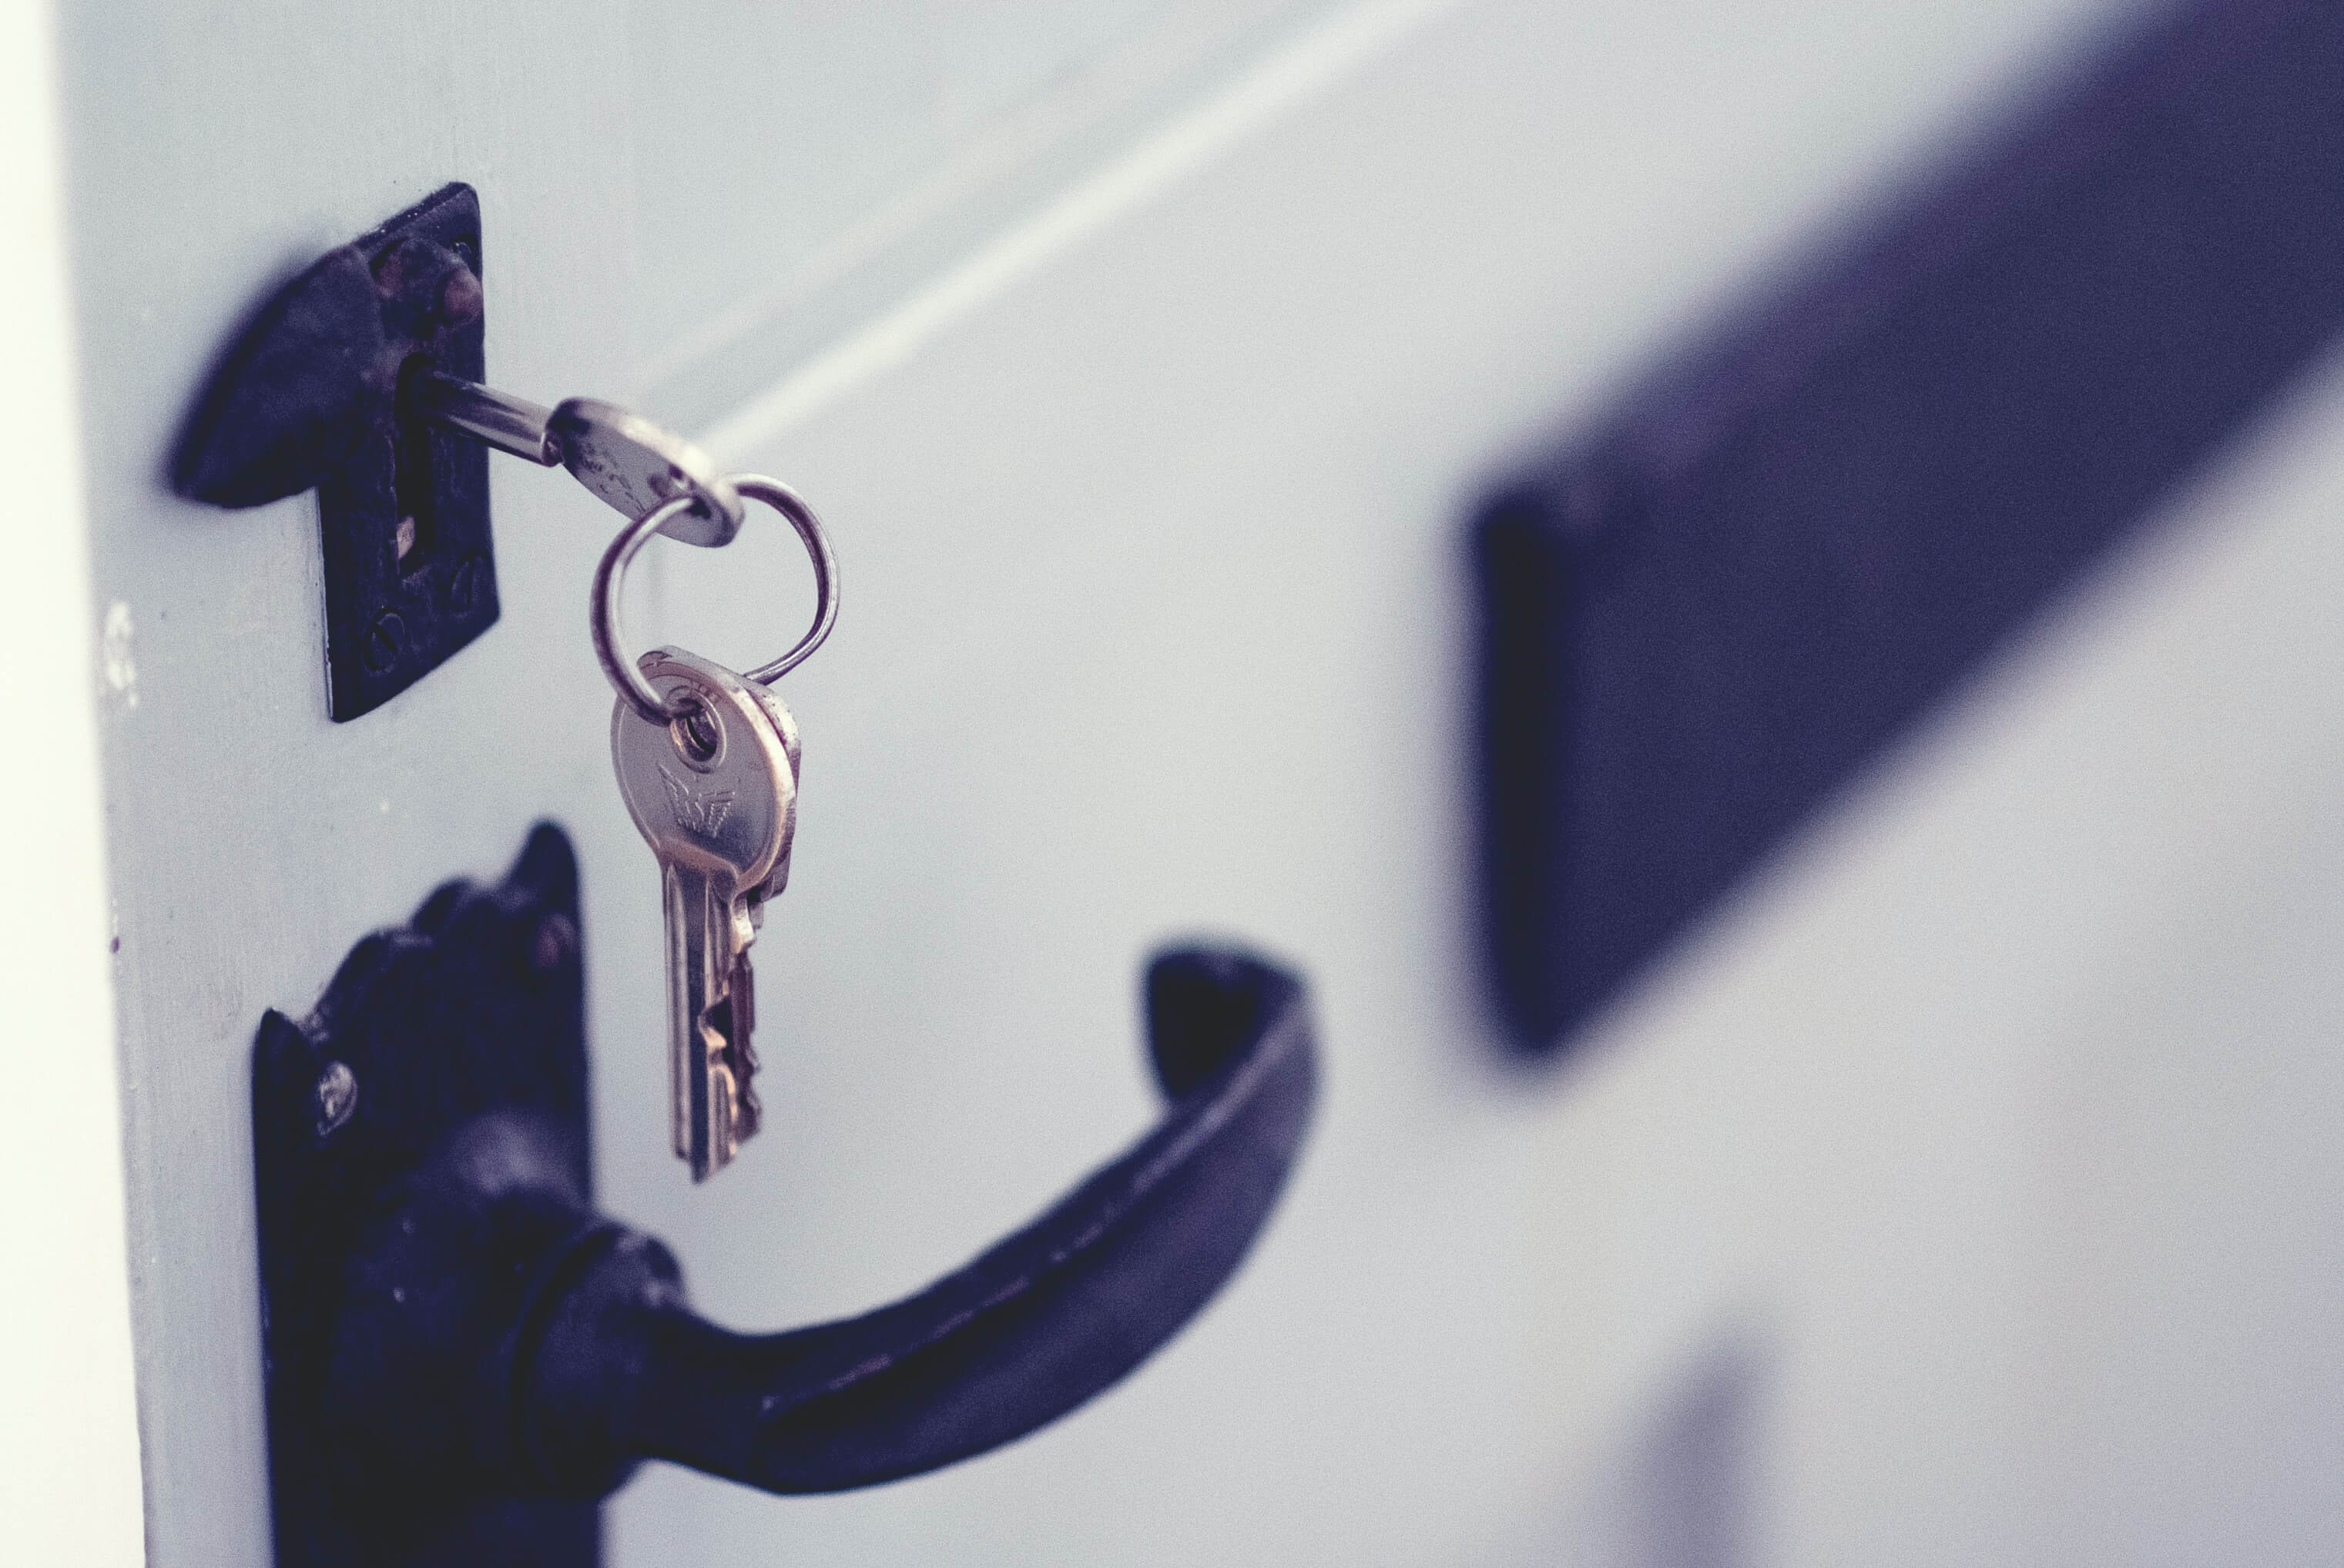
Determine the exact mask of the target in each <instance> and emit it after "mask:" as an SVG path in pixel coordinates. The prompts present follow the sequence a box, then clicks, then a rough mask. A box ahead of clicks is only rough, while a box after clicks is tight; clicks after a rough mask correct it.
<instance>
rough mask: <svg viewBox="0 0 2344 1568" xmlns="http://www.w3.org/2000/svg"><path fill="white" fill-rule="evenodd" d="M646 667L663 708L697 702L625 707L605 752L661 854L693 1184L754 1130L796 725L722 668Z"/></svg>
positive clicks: (792, 800) (671, 1039)
mask: <svg viewBox="0 0 2344 1568" xmlns="http://www.w3.org/2000/svg"><path fill="white" fill-rule="evenodd" d="M640 664H641V668H642V672H643V675H644V677H645V678H646V679H648V680H649V681H650V682H651V685H652V689H654V690H656V691H657V692H659V694H660V695H661V697H662V699H666V700H667V701H668V702H669V704H670V706H671V707H674V706H677V705H678V704H680V703H682V704H690V705H692V711H690V712H689V713H688V714H686V715H685V716H684V717H682V718H679V719H674V720H672V721H670V722H667V723H654V722H652V721H651V720H649V719H644V718H643V717H642V716H641V715H640V714H638V713H637V712H636V711H635V709H633V708H632V707H631V705H630V704H628V703H626V702H624V701H621V703H620V704H619V705H618V710H617V712H616V713H615V714H614V715H613V716H612V718H611V758H612V760H613V761H614V763H615V764H616V766H617V769H618V774H619V790H620V793H621V795H623V796H624V797H625V799H626V802H627V810H628V812H629V814H630V815H631V816H632V817H633V818H634V819H635V826H636V827H637V828H638V829H642V835H643V839H644V841H645V842H647V843H648V844H650V845H651V847H652V853H653V854H655V855H657V856H658V857H659V861H660V868H661V883H662V893H663V895H664V898H663V902H664V905H665V908H666V911H667V955H668V1007H669V1020H668V1050H669V1068H670V1071H669V1081H670V1083H671V1086H672V1092H673V1096H674V1101H673V1111H672V1113H673V1119H674V1134H675V1151H676V1153H677V1155H678V1156H680V1157H681V1158H682V1159H684V1160H686V1161H690V1163H691V1166H692V1180H693V1181H705V1180H706V1179H707V1178H708V1177H709V1176H711V1175H712V1174H714V1173H715V1172H716V1171H720V1170H722V1169H723V1167H724V1166H725V1164H726V1163H728V1162H729V1161H731V1160H732V1156H733V1155H734V1154H735V1153H736V1152H737V1151H739V1149H740V1147H741V1144H742V1143H743V1141H745V1140H747V1139H748V1138H749V1137H750V1136H752V1135H753V1133H754V1132H755V1131H757V1121H758V1111H759V1107H758V1103H757V1098H756V1093H755V1091H754V1089H753V1085H752V1078H753V1075H754V1073H755V1071H756V1064H757V1059H756V1055H755V1052H754V1050H753V1048H752V1046H751V1043H750V1036H751V1033H752V1030H753V1028H754V1026H755V1022H756V1002H755V991H754V986H753V978H752V975H751V972H750V968H749V944H750V943H751V942H753V941H754V940H756V935H757V928H758V926H759V925H760V924H761V923H762V916H763V903H764V900H765V899H766V898H768V897H770V896H771V895H773V894H774V893H777V892H779V891H780V890H781V887H782V885H783V883H784V882H786V881H787V879H788V876H789V854H790V839H791V836H792V834H793V831H794V830H795V828H796V819H797V744H796V742H797V727H796V725H795V724H794V723H793V721H792V720H791V719H790V717H789V709H787V708H785V707H783V704H782V701H781V699H779V698H777V697H774V696H773V694H772V693H771V692H769V691H766V690H765V689H763V687H760V686H756V685H754V684H753V683H752V682H750V681H747V680H745V679H743V678H742V677H741V676H739V675H736V674H735V673H733V672H732V671H731V670H729V669H726V668H723V667H722V665H717V664H712V663H711V662H709V661H708V660H707V659H704V658H698V657H696V656H694V655H692V654H689V653H684V652H681V651H679V650H677V649H674V648H656V649H654V650H652V652H650V653H647V654H645V655H644V656H643V657H642V660H641V661H640Z"/></svg>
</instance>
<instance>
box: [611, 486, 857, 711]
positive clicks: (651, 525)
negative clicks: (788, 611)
mask: <svg viewBox="0 0 2344 1568" xmlns="http://www.w3.org/2000/svg"><path fill="white" fill-rule="evenodd" d="M725 478H726V479H727V480H729V481H730V482H731V484H732V487H733V488H734V489H736V490H738V491H739V492H740V493H741V494H742V495H743V496H745V497H748V498H750V499H752V500H758V501H763V502H764V503H765V505H767V506H769V507H771V508H773V510H775V511H777V512H779V513H781V514H782V516H783V518H787V519H788V520H789V525H790V527H791V528H794V529H796V530H797V536H798V538H799V539H800V541H801V542H803V544H804V546H805V551H806V559H807V560H808V561H809V562H810V563H811V564H812V565H813V595H814V608H813V626H812V627H810V628H807V630H806V634H805V635H804V636H803V637H802V638H798V640H797V643H796V645H795V646H794V647H793V648H791V649H790V650H789V651H788V652H787V653H784V654H783V655H782V657H781V658H777V659H774V660H773V662H772V663H770V664H761V665H759V666H758V667H757V668H754V669H751V670H745V671H743V678H744V679H748V680H753V681H755V682H756V683H757V684H758V685H760V686H771V685H772V684H773V682H774V681H776V680H778V679H780V678H782V677H783V676H784V675H786V674H788V673H789V672H790V671H791V670H793V669H795V668H797V667H798V666H799V665H801V664H803V663H804V662H805V659H806V657H807V656H808V655H809V654H811V653H813V650H814V649H815V648H820V647H821V646H822V643H823V638H826V637H828V636H829V635H830V628H831V623H832V622H834V621H835V620H836V619H837V618H838V562H837V561H836V559H834V558H833V557H832V555H831V553H830V540H829V539H828V538H825V537H824V536H823V531H822V519H821V518H817V517H815V516H814V515H813V508H812V507H809V506H807V505H806V504H805V502H804V501H803V500H801V499H799V498H798V494H797V492H796V491H795V490H793V489H791V488H790V487H788V486H787V485H784V484H783V483H782V482H781V481H780V480H779V479H769V478H767V477H764V476H763V474H728V475H726V476H725ZM695 504H696V503H695V498H694V497H693V496H692V493H691V492H690V491H686V492H685V493H684V494H682V495H680V496H677V497H676V498H673V499H672V500H669V501H665V502H662V504H661V505H659V506H657V507H655V508H652V510H650V511H648V512H645V513H644V514H643V515H642V517H640V518H636V519H635V520H634V521H633V522H631V523H630V524H628V525H627V526H626V527H625V528H622V529H621V530H620V531H619V537H618V538H614V539H612V540H611V548H609V549H607V550H604V551H603V552H602V560H601V565H599V566H597V567H596V568H594V589H593V600H592V611H591V615H590V617H589V619H590V620H591V623H592V627H593V632H594V657H595V658H597V659H599V660H601V665H602V673H603V674H604V675H606V676H608V677H610V679H611V686H612V688H613V689H616V690H617V692H618V694H619V696H620V698H621V699H622V700H623V701H625V703H626V704H627V706H628V707H630V708H631V709H634V710H635V711H636V712H637V713H638V714H640V715H642V718H643V719H644V721H645V722H646V723H651V724H668V723H672V722H673V721H674V720H676V719H682V718H684V717H685V716H686V715H687V714H688V713H689V712H690V711H691V708H690V705H688V704H687V705H683V706H682V707H678V708H671V707H670V706H669V705H668V703H667V701H666V699H663V698H662V697H661V696H660V694H659V692H658V691H657V690H655V689H653V688H652V683H651V682H650V681H648V680H645V679H644V678H643V672H642V670H641V669H639V668H636V665H635V661H634V660H633V659H631V658H627V657H626V656H625V655H624V654H623V653H622V652H621V648H620V645H621V642H622V641H623V640H624V636H623V632H622V629H621V627H620V625H619V612H620V606H619V595H620V590H621V588H622V587H623V585H624V583H625V579H626V575H627V568H628V566H629V565H631V563H632V562H633V560H634V558H635V557H636V556H637V555H638V554H639V553H641V551H642V548H643V546H644V545H646V544H648V543H650V542H651V538H652V535H654V534H656V533H658V532H659V531H660V530H661V529H662V528H665V527H666V526H667V525H668V523H670V522H671V521H672V520H673V519H674V518H678V517H681V516H682V514H683V513H684V512H686V511H688V510H690V509H691V508H692V506H693V505H695Z"/></svg>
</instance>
